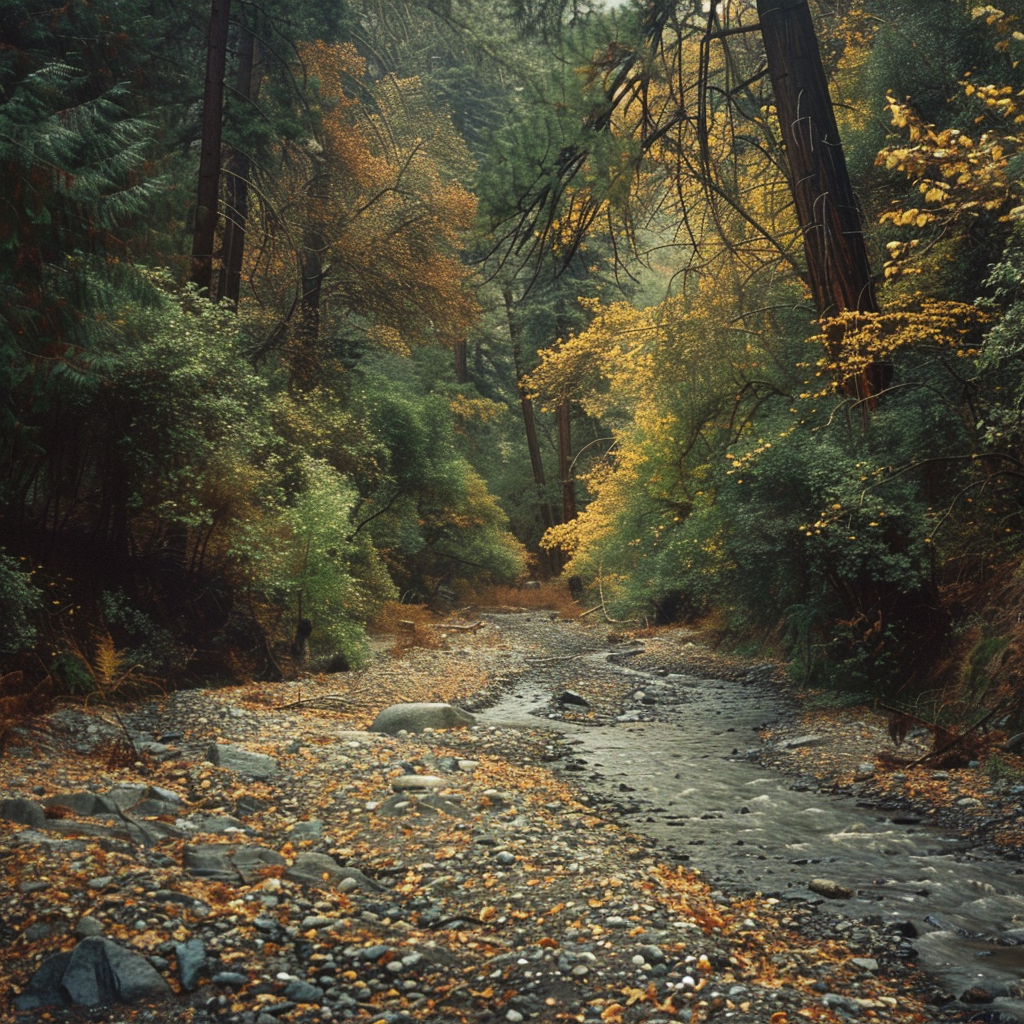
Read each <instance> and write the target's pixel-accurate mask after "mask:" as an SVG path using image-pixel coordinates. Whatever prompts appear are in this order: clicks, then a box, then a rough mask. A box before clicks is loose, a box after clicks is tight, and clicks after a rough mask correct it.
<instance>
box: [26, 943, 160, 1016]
mask: <svg viewBox="0 0 1024 1024" xmlns="http://www.w3.org/2000/svg"><path fill="white" fill-rule="evenodd" d="M171 994H172V993H171V988H170V986H169V985H168V984H167V982H166V981H164V979H163V978H162V977H160V975H159V973H158V972H157V971H156V969H155V968H154V967H153V966H152V965H151V964H150V963H149V962H148V961H147V960H146V959H145V958H144V957H142V956H140V955H139V954H138V953H136V952H134V951H132V950H128V949H125V948H124V947H122V946H119V945H117V943H116V942H111V941H110V940H109V939H104V938H101V937H99V936H94V937H92V938H88V939H83V940H82V941H81V942H80V943H79V944H78V945H77V946H76V947H75V948H74V950H73V951H72V952H70V953H58V954H57V955H56V956H52V957H50V958H49V959H47V960H45V961H44V962H43V965H42V967H40V968H39V970H38V971H36V973H35V974H34V975H33V976H32V980H31V981H30V982H29V983H28V986H27V987H26V988H25V991H24V992H23V993H22V994H21V995H20V996H18V997H17V998H16V999H15V1000H14V1005H15V1008H16V1009H18V1010H37V1009H41V1008H42V1007H45V1006H58V1007H67V1006H73V1005H80V1006H105V1005H108V1004H110V1003H115V1002H116V1003H130V1002H134V1001H135V1000H137V999H138V1000H141V999H164V998H166V997H168V996H170V995H171Z"/></svg>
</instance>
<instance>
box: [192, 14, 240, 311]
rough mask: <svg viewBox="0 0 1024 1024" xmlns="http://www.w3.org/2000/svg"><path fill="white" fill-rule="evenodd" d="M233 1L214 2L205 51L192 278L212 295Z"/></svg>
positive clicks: (194, 282)
mask: <svg viewBox="0 0 1024 1024" xmlns="http://www.w3.org/2000/svg"><path fill="white" fill-rule="evenodd" d="M230 19H231V0H213V2H212V4H211V7H210V32H209V36H208V44H207V51H206V85H205V88H204V91H203V128H202V135H201V138H200V148H199V185H198V190H197V196H196V223H195V231H194V233H193V235H192V272H191V275H190V279H191V281H192V283H193V284H195V285H196V287H197V288H199V290H200V291H202V292H205V293H206V294H209V293H210V284H211V282H212V280H213V247H214V239H215V238H216V235H217V200H218V195H219V192H220V140H221V124H222V121H223V111H224V72H225V69H226V67H227V51H228V26H229V24H230Z"/></svg>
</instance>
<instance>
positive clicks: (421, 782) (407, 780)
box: [391, 775, 448, 793]
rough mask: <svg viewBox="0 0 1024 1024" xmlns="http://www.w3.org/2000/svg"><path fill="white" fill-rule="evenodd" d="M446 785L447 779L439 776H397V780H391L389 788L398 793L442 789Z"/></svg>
mask: <svg viewBox="0 0 1024 1024" xmlns="http://www.w3.org/2000/svg"><path fill="white" fill-rule="evenodd" d="M447 785H448V780H447V779H442V778H441V776H440V775H399V776H398V778H397V779H392V780H391V788H392V789H393V790H394V791H395V792H396V793H400V792H402V791H403V790H413V791H414V792H415V791H419V790H431V789H444V787H445V786H447Z"/></svg>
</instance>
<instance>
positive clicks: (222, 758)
mask: <svg viewBox="0 0 1024 1024" xmlns="http://www.w3.org/2000/svg"><path fill="white" fill-rule="evenodd" d="M206 760H207V761H210V762H211V763H212V764H215V765H219V766H220V767H221V768H227V769H229V770H230V771H233V772H238V773H239V774H241V775H249V776H251V777H252V778H254V779H269V778H270V777H271V776H273V775H274V774H276V772H277V761H276V760H275V759H274V758H272V757H270V756H269V755H268V754H258V753H255V752H254V751H252V750H246V749H245V748H244V747H237V746H234V745H233V744H231V743H211V744H210V746H209V747H208V748H207V750H206Z"/></svg>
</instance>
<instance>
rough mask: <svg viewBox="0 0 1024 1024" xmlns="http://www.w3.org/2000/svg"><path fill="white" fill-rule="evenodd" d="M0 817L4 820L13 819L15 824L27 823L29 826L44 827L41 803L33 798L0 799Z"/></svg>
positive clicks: (44, 815)
mask: <svg viewBox="0 0 1024 1024" xmlns="http://www.w3.org/2000/svg"><path fill="white" fill-rule="evenodd" d="M0 818H3V819H4V821H13V822H14V824H15V825H28V826H29V827H31V828H45V827H46V812H45V811H44V810H43V805H42V804H38V803H36V802H35V800H25V799H23V798H21V797H15V798H13V799H7V800H0Z"/></svg>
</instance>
